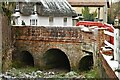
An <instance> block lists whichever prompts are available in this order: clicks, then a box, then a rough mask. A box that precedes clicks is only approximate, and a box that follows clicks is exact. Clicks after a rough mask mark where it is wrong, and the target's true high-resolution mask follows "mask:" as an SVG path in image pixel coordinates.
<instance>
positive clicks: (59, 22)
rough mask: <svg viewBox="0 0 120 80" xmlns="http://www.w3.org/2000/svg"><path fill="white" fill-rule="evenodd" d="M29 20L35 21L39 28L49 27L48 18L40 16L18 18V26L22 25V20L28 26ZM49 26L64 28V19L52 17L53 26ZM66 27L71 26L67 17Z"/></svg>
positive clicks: (70, 18)
mask: <svg viewBox="0 0 120 80" xmlns="http://www.w3.org/2000/svg"><path fill="white" fill-rule="evenodd" d="M30 19H37V25H39V26H50V24H49V17H41V16H37V15H36V16H33V15H31V16H20V18H18V25H21V24H22V20H23V21H24V22H25V25H30ZM51 26H64V17H54V22H53V25H51ZM67 26H72V17H67Z"/></svg>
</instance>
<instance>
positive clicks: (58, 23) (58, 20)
mask: <svg viewBox="0 0 120 80" xmlns="http://www.w3.org/2000/svg"><path fill="white" fill-rule="evenodd" d="M54 26H63V17H54Z"/></svg>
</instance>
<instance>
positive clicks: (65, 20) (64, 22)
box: [63, 17, 68, 26]
mask: <svg viewBox="0 0 120 80" xmlns="http://www.w3.org/2000/svg"><path fill="white" fill-rule="evenodd" d="M67 21H68V18H67V17H64V18H63V25H64V26H67Z"/></svg>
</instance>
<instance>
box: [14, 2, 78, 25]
mask: <svg viewBox="0 0 120 80" xmlns="http://www.w3.org/2000/svg"><path fill="white" fill-rule="evenodd" d="M18 6H19V7H18V9H19V10H17V13H19V16H17V17H16V18H14V19H13V22H12V24H13V25H26V26H72V25H73V22H72V16H75V15H76V13H75V12H74V10H73V9H72V7H71V5H70V4H69V3H68V2H67V1H66V0H49V2H48V1H47V0H40V2H38V3H34V4H31V5H30V3H19V5H18ZM27 10H28V11H27Z"/></svg>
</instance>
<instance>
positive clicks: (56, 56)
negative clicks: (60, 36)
mask: <svg viewBox="0 0 120 80" xmlns="http://www.w3.org/2000/svg"><path fill="white" fill-rule="evenodd" d="M43 60H44V62H45V65H46V69H54V68H55V69H65V70H67V71H70V63H69V59H68V57H67V55H66V54H65V53H64V52H63V51H61V50H60V49H56V48H52V49H49V50H47V51H46V52H45V53H44V55H43Z"/></svg>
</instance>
